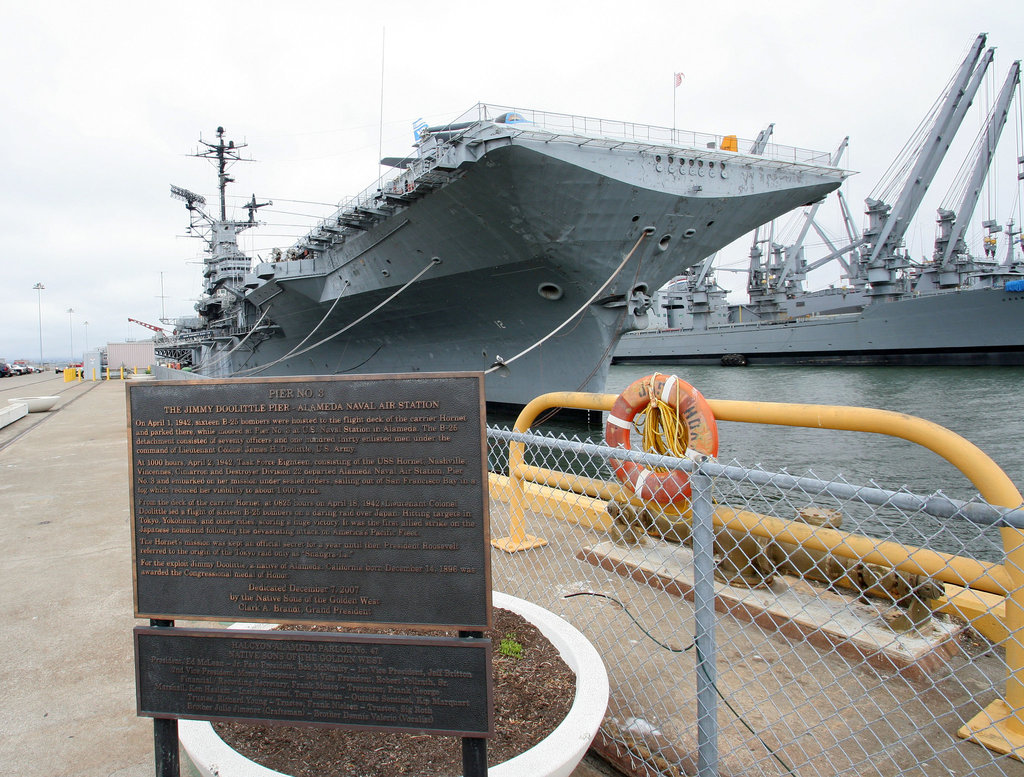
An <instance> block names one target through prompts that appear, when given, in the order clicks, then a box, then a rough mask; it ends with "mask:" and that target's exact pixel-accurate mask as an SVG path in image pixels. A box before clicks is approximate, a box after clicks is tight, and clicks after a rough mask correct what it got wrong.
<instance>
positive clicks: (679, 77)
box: [676, 73, 683, 88]
mask: <svg viewBox="0 0 1024 777" xmlns="http://www.w3.org/2000/svg"><path fill="white" fill-rule="evenodd" d="M682 83H683V74H682V73H676V88H678V87H679V85H680V84H682Z"/></svg>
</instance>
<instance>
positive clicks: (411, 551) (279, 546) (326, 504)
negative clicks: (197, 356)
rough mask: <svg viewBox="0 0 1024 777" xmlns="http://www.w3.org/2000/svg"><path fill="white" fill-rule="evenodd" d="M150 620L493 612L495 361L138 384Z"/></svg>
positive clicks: (141, 610) (383, 620)
mask: <svg viewBox="0 0 1024 777" xmlns="http://www.w3.org/2000/svg"><path fill="white" fill-rule="evenodd" d="M128 416H129V425H130V439H131V464H132V523H133V532H132V558H133V562H134V575H135V613H136V616H137V617H148V618H161V619H163V618H167V619H174V618H189V619H210V620H236V621H237V620H242V621H271V622H292V623H308V622H330V623H359V624H372V623H376V624H395V623H402V624H406V625H413V626H435V625H436V626H451V627H457V628H462V629H465V630H483V629H486V628H488V627H489V625H490V591H491V584H490V552H489V550H490V545H489V525H488V513H487V508H488V502H487V489H486V487H485V484H486V483H487V455H486V429H485V422H484V418H485V416H484V400H483V376H482V375H481V374H476V373H474V374H454V375H421V374H416V375H413V376H391V375H389V376H374V377H372V378H367V377H365V376H362V377H327V378H315V377H313V378H272V379H243V380H208V381H199V382H187V383H182V382H174V383H171V382H155V383H140V384H130V385H129V386H128Z"/></svg>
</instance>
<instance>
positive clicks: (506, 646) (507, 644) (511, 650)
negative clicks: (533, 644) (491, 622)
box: [498, 634, 523, 658]
mask: <svg viewBox="0 0 1024 777" xmlns="http://www.w3.org/2000/svg"><path fill="white" fill-rule="evenodd" d="M498 652H499V653H501V654H502V655H503V656H508V657H509V658H522V657H523V646H522V645H521V644H519V643H518V642H516V635H515V634H506V635H505V636H504V637H502V638H501V644H500V645H498Z"/></svg>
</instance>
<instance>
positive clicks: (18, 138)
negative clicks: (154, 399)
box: [0, 0, 1024, 361]
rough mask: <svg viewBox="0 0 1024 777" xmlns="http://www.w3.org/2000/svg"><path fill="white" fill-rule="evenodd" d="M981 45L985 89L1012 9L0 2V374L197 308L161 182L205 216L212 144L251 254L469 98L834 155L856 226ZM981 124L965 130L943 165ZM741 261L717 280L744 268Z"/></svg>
mask: <svg viewBox="0 0 1024 777" xmlns="http://www.w3.org/2000/svg"><path fill="white" fill-rule="evenodd" d="M833 9H834V10H833ZM979 32H987V33H989V39H988V44H989V45H990V46H995V47H997V54H996V67H995V72H994V73H993V75H992V77H991V79H990V82H991V87H990V88H989V91H990V92H992V93H994V92H995V91H996V90H998V88H999V86H1000V85H1001V83H1002V80H1003V78H1004V77H1005V75H1006V71H1007V69H1008V68H1009V66H1010V64H1011V63H1012V61H1013V60H1014V59H1017V58H1020V57H1021V56H1024V43H1022V41H1024V4H1021V3H1017V2H1010V0H1000V1H997V2H991V1H990V2H986V3H969V2H963V0H956V2H951V1H948V0H930V1H929V2H873V1H870V0H868V1H864V0H858V2H856V3H830V2H822V1H819V2H788V1H787V2H781V3H768V2H748V0H732V2H727V3H711V2H699V3H698V2H687V1H684V0H676V1H675V2H644V1H643V0H639V1H638V2H631V3H630V2H606V1H605V0H590V1H589V2H564V1H563V2H551V0H546V1H545V2H532V0H521V1H520V2H516V3H480V2H461V1H454V2H444V3H432V2H378V3H373V4H370V3H362V4H358V5H357V4H355V3H350V2H337V0H335V2H329V3H327V2H324V3H314V2H289V3H283V2H281V3H261V2H248V3H216V4H212V3H202V4H186V3H181V4H160V5H159V6H158V5H157V4H152V3H141V2H131V3H128V2H125V3H111V2H88V3H79V2H67V1H65V2H51V3H24V2H14V0H0V66H2V68H3V73H4V76H3V78H2V79H0V108H2V110H0V117H2V122H0V155H2V166H0V180H2V182H3V183H2V186H0V198H2V202H0V240H2V241H3V249H4V269H3V285H2V288H3V291H4V294H3V298H2V300H0V357H4V358H7V359H17V358H27V359H29V360H32V361H35V360H38V358H39V350H40V346H39V339H40V338H39V336H40V328H41V333H42V350H43V356H44V357H45V358H46V359H47V360H63V359H66V358H67V357H68V356H69V355H70V354H71V349H72V341H73V346H74V351H75V354H76V358H80V354H81V352H82V350H83V348H84V347H85V346H86V344H88V345H89V346H90V347H96V346H97V345H101V344H105V343H106V342H108V341H123V340H125V339H147V338H148V336H149V335H150V333H149V332H148V331H147V330H145V329H143V328H141V327H139V326H137V325H135V324H129V323H128V318H129V317H131V318H136V319H140V320H143V321H147V322H151V323H158V322H159V320H160V318H161V316H166V317H168V318H169V317H173V316H180V315H189V314H192V313H193V305H194V302H195V299H196V297H197V295H198V294H199V290H200V286H201V267H200V262H201V260H202V243H201V242H200V241H199V240H196V239H192V238H187V237H185V227H186V225H187V213H186V210H185V207H184V203H182V202H181V201H179V200H174V199H171V197H170V196H169V185H170V184H171V183H174V184H177V185H179V186H183V187H186V188H188V189H192V190H193V191H196V192H199V193H202V194H204V195H206V196H207V197H208V199H210V201H211V202H213V201H214V199H215V195H216V185H215V183H216V182H215V175H214V170H213V168H212V167H211V165H210V163H209V162H207V161H205V160H198V159H194V158H191V157H189V156H188V154H189V153H192V152H194V151H195V150H196V149H197V140H198V139H199V138H200V136H201V137H202V138H203V139H204V140H210V141H213V140H214V139H215V132H216V128H217V126H218V125H222V126H224V127H225V129H226V131H227V137H229V138H231V139H234V140H235V141H236V143H241V142H246V143H248V148H247V149H246V152H247V153H248V154H249V155H250V156H251V157H252V158H254V159H255V160H257V161H256V162H254V163H243V164H237V165H235V167H234V168H233V170H232V174H233V175H234V177H235V178H236V180H237V184H235V185H234V187H233V188H232V190H231V191H233V193H234V194H235V195H237V196H236V198H234V199H232V200H231V201H230V202H233V203H235V204H241V203H242V202H243V201H244V200H246V199H248V198H249V196H251V195H252V194H254V193H255V194H256V196H257V198H258V199H260V200H261V201H263V200H267V199H269V200H273V202H274V205H273V207H270V208H265V209H263V210H262V211H261V212H260V216H261V220H262V221H264V222H265V225H264V226H261V227H260V228H259V229H256V230H250V231H249V232H246V233H244V235H245V239H244V241H243V247H244V248H246V249H247V250H248V251H249V252H250V254H261V255H263V256H266V255H267V253H268V252H269V249H270V248H272V247H273V246H281V247H285V248H286V247H288V246H289V245H291V244H292V243H293V242H294V239H295V238H296V237H297V236H299V235H302V234H304V233H305V232H306V231H308V229H309V227H310V225H311V224H312V223H314V222H315V221H316V220H317V219H319V218H322V217H323V216H325V215H327V214H328V213H329V212H330V211H331V210H332V207H331V204H333V203H337V202H338V201H340V200H342V199H345V198H347V197H348V196H350V195H353V194H356V193H358V192H360V191H361V190H362V189H364V188H365V187H367V186H368V185H369V184H371V183H372V182H373V181H374V180H375V179H376V177H377V175H378V165H377V160H378V158H379V154H378V149H379V148H382V149H383V154H384V155H385V156H398V155H404V154H406V153H408V152H409V150H410V143H411V141H412V125H413V123H414V122H415V121H416V120H417V119H419V118H424V119H425V120H427V121H429V122H441V121H445V120H449V119H452V118H455V117H456V116H458V115H459V114H461V113H462V112H463V111H465V110H466V109H468V108H470V107H471V106H472V105H474V104H475V103H477V102H489V103H497V104H500V105H510V106H518V107H525V108H533V109H538V110H545V111H552V112H559V113H573V114H580V115H585V116H593V117H600V118H608V119H622V120H628V121H635V122H638V123H644V124H653V125H660V126H669V127H670V126H672V125H673V121H674V122H675V124H676V126H678V127H679V128H685V129H690V130H697V131H702V132H712V133H720V134H737V135H739V136H740V137H741V138H753V137H755V136H756V135H757V133H758V132H759V131H760V130H761V129H762V128H763V127H764V126H765V125H767V124H768V123H769V122H774V123H775V136H774V140H775V141H776V142H778V143H782V144H785V145H792V146H800V147H804V148H812V149H820V150H832V149H833V148H834V147H835V146H836V145H837V144H838V143H839V141H840V140H841V139H842V138H843V136H844V135H850V138H851V140H850V153H849V156H848V157H847V160H846V165H845V166H847V167H849V168H851V169H853V170H856V171H859V174H858V175H856V176H854V177H853V178H852V179H851V180H850V181H849V183H848V184H846V185H845V189H846V193H847V196H848V197H849V200H850V202H851V204H852V205H853V206H854V209H855V212H856V213H857V216H858V219H859V220H860V217H861V215H862V212H863V199H864V197H865V196H867V194H868V193H869V192H870V191H871V189H872V187H873V186H874V184H875V183H876V182H877V181H878V179H879V178H880V176H881V175H882V173H883V172H884V171H885V169H886V168H887V167H888V165H889V163H890V162H891V160H892V159H893V158H894V157H895V155H896V154H897V152H898V151H899V150H900V148H901V147H902V146H903V144H904V142H905V141H906V140H907V139H908V138H909V137H910V135H911V134H912V133H913V132H914V130H915V129H916V127H917V125H918V123H919V122H920V120H921V118H922V117H923V116H924V115H925V114H926V113H927V111H928V109H929V108H930V107H931V105H932V103H933V102H934V101H935V99H936V97H937V95H938V94H939V92H940V90H941V89H942V87H943V86H944V85H945V83H946V82H947V80H948V78H949V76H950V75H951V73H952V72H953V70H954V69H955V68H956V66H957V65H958V64H959V62H960V60H961V59H962V57H963V55H964V53H965V51H966V49H967V47H968V46H969V44H970V43H971V42H972V41H973V39H974V37H975V35H976V34H977V33H979ZM676 72H682V73H684V74H685V78H684V80H683V83H682V85H681V86H680V87H679V88H678V89H676V90H673V74H674V73H676ZM382 82H383V89H382ZM382 96H383V100H382ZM673 97H674V98H675V116H674V117H673ZM984 102H986V98H985V96H984V94H982V96H981V97H980V98H979V99H978V100H976V101H975V104H976V105H977V104H978V103H984ZM1017 111H1018V109H1017V107H1016V106H1015V107H1014V111H1013V117H1011V119H1010V121H1009V122H1008V124H1007V127H1006V130H1005V132H1004V136H1003V143H1002V147H1003V149H1004V151H1005V152H1006V153H1005V154H1004V155H1003V156H1004V157H1005V159H1006V160H1007V161H1006V162H1005V163H1001V165H1000V169H999V170H998V174H997V186H996V188H995V189H994V190H993V194H992V195H991V198H990V199H991V201H992V206H991V207H992V213H991V214H990V213H988V212H986V213H984V214H982V213H981V210H982V209H987V208H988V204H987V203H988V198H986V200H985V201H983V204H982V206H980V207H979V215H984V217H986V218H988V217H992V218H996V219H998V220H1000V223H1005V221H1006V220H1007V219H1008V218H1009V217H1010V216H1011V215H1013V214H1015V213H1017V212H1019V205H1018V204H1017V203H1016V202H1015V201H1014V193H1015V191H1016V190H1017V187H1016V169H1015V164H1014V158H1015V156H1016V155H1017V153H1019V152H1018V151H1017V150H1016V149H1015V148H1014V145H1015V143H1016V142H1018V141H1016V139H1015V136H1016V135H1017V133H1018V132H1019V130H1018V127H1017V121H1016V116H1017ZM382 116H383V122H382V121H381V119H382ZM979 121H980V119H978V118H977V117H974V116H971V117H969V118H968V119H967V121H966V122H965V128H964V130H963V131H962V133H961V135H962V136H964V138H965V140H963V141H962V143H963V144H964V146H965V147H964V150H963V151H961V152H960V156H962V155H963V154H964V153H966V147H968V146H969V145H970V142H971V141H972V140H973V138H974V135H975V134H976V132H977V130H978V126H979ZM381 137H382V138H383V141H382V142H381ZM953 156H954V158H952V159H951V160H950V161H949V162H947V164H946V168H949V169H950V170H949V172H948V173H947V174H946V175H947V179H946V183H945V184H943V182H942V179H941V177H940V179H938V180H937V181H936V183H935V184H934V185H933V187H932V191H931V192H930V199H929V201H927V202H926V204H925V206H924V207H923V208H922V209H921V213H922V214H923V217H921V218H919V219H918V222H919V223H918V225H917V226H916V227H915V228H914V229H913V230H911V233H910V234H909V235H908V243H909V246H910V248H911V250H912V251H913V252H914V253H915V255H920V254H923V253H930V246H931V242H932V240H933V237H934V212H935V207H936V205H937V204H938V202H939V201H941V198H942V195H943V194H945V190H946V187H947V186H948V180H949V177H951V176H952V175H953V174H954V173H955V172H956V168H957V167H958V166H959V163H960V158H959V157H956V155H955V154H954V155H953ZM317 203H322V204H317ZM234 215H235V216H236V217H237V218H244V217H245V216H244V212H243V211H242V210H240V209H239V210H238V211H237V212H236V213H235V214H234ZM1017 218H1018V220H1019V216H1017ZM975 234H976V239H977V240H978V241H980V232H976V233H975ZM748 242H749V241H748V240H747V239H744V240H743V241H742V243H743V245H742V246H738V247H736V248H735V249H733V250H732V251H731V252H729V255H728V256H727V257H726V261H727V262H729V263H732V264H733V265H734V266H739V265H742V263H743V261H744V260H745V255H746V250H747V244H748ZM833 274H834V273H833ZM727 275H729V274H726V273H723V274H722V277H721V280H722V281H723V282H724V283H726V284H727V285H730V286H739V285H742V279H741V278H739V277H738V276H736V277H732V276H730V277H726V276H727ZM826 280H827V279H826ZM37 283H42V284H43V285H44V286H45V290H43V291H36V290H34V289H33V286H34V285H35V284H37ZM733 298H734V299H736V295H733ZM69 309H71V310H73V311H74V312H73V313H68V310H69ZM40 311H41V316H40ZM40 319H41V327H40ZM86 322H88V325H86Z"/></svg>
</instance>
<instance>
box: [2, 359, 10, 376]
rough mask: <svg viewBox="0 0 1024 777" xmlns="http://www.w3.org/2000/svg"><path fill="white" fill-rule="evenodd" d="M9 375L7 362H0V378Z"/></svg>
mask: <svg viewBox="0 0 1024 777" xmlns="http://www.w3.org/2000/svg"><path fill="white" fill-rule="evenodd" d="M10 374H11V368H10V366H9V365H8V364H7V362H0V378H6V377H7V376H8V375H10Z"/></svg>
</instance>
